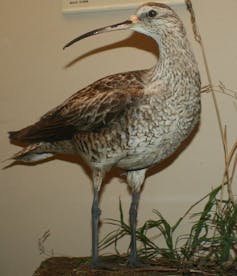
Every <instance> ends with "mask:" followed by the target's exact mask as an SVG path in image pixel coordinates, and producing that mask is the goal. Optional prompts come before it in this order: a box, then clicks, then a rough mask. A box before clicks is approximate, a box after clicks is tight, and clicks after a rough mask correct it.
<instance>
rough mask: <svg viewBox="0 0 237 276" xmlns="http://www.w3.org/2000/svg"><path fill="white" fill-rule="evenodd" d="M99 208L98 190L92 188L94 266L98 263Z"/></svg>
mask: <svg viewBox="0 0 237 276" xmlns="http://www.w3.org/2000/svg"><path fill="white" fill-rule="evenodd" d="M100 214H101V210H100V208H99V192H98V190H97V189H94V198H93V203H92V207H91V218H92V222H91V223H92V264H93V265H95V266H96V264H97V263H98V261H99V259H98V243H99V219H100Z"/></svg>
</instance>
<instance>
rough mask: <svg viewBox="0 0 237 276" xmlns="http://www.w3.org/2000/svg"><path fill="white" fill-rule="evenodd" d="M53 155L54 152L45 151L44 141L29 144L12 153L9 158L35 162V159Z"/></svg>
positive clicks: (38, 159) (39, 159)
mask: <svg viewBox="0 0 237 276" xmlns="http://www.w3.org/2000/svg"><path fill="white" fill-rule="evenodd" d="M53 155H54V153H52V152H47V148H46V147H45V143H37V144H31V145H29V146H27V147H25V148H23V149H22V150H21V151H19V152H17V153H16V154H15V155H13V156H12V158H11V159H14V160H16V161H22V162H26V163H32V162H37V161H41V160H44V159H47V158H49V157H51V156H53Z"/></svg>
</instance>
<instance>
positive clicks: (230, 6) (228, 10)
mask: <svg viewBox="0 0 237 276" xmlns="http://www.w3.org/2000/svg"><path fill="white" fill-rule="evenodd" d="M193 5H194V8H195V11H196V15H197V18H198V24H199V28H200V31H201V34H202V36H203V41H204V44H205V48H206V53H207V56H208V61H209V65H210V70H211V73H212V77H213V80H214V83H215V84H216V85H218V82H219V81H222V82H223V83H224V84H225V85H226V86H227V87H229V88H231V89H233V90H235V91H237V74H236V71H237V70H236V69H237V51H236V49H237V32H236V28H237V17H236V10H237V1H236V0H226V1H223V0H205V1H203V0H194V1H193ZM174 8H175V9H176V11H177V12H178V13H179V15H180V16H181V18H182V19H183V21H184V23H185V26H186V28H187V30H188V34H189V37H190V40H191V42H192V45H193V48H194V51H195V54H196V56H197V59H198V61H199V64H200V70H201V74H202V82H203V85H206V84H207V82H206V73H205V70H204V66H203V61H202V58H201V54H200V48H199V46H198V45H197V43H196V42H195V41H194V40H193V34H192V30H191V25H190V21H189V14H188V12H187V11H186V9H185V6H182V5H181V6H176V7H174ZM133 12H134V11H131V10H126V11H116V12H114V11H113V12H104V13H88V14H86V13H85V14H80V15H79V14H77V15H67V16H65V15H63V14H62V11H61V1H58V0H51V1H48V0H38V1H35V0H33V1H32V0H24V1H1V2H0V55H1V61H0V103H1V108H0V114H1V115H0V129H1V136H0V139H1V141H0V145H1V151H0V160H4V159H7V158H8V157H10V156H11V155H13V154H14V153H15V152H16V151H18V150H19V148H18V147H17V146H15V145H11V144H10V143H9V141H8V137H7V131H9V130H17V129H20V128H22V127H24V126H26V125H29V124H31V123H33V122H35V121H36V120H37V119H38V118H39V117H40V116H41V115H43V114H44V113H45V112H47V111H48V110H49V109H51V108H52V107H54V106H56V105H57V104H59V103H61V102H62V101H63V100H64V99H66V98H67V97H69V96H70V95H71V94H72V93H74V92H76V91H77V90H79V89H80V88H83V87H84V86H86V85H88V84H90V83H91V82H93V81H95V80H97V79H99V78H101V77H104V76H106V75H109V74H112V73H116V72H122V71H128V70H133V69H141V68H148V67H150V66H152V65H153V64H154V63H155V62H156V56H155V55H154V52H155V51H156V47H155V45H154V43H153V41H151V40H150V39H148V38H146V37H144V36H142V35H138V34H135V35H134V34H132V32H130V31H121V32H114V33H109V34H104V35H101V36H95V37H91V38H89V39H86V40H84V41H81V42H80V44H76V45H75V46H72V47H71V48H69V49H67V50H66V51H62V46H63V45H64V44H65V43H66V42H68V41H69V40H71V39H72V38H74V37H75V36H77V35H79V34H82V33H84V32H87V31H89V30H92V29H94V28H97V27H102V26H105V25H109V24H114V23H117V22H120V21H123V20H125V19H127V18H128V16H129V15H131V14H132V13H133ZM149 49H152V53H150V52H149ZM217 96H218V102H219V105H220V109H221V114H222V118H223V123H224V124H226V125H227V126H228V134H229V135H228V137H229V145H232V144H233V142H234V141H235V140H236V138H237V135H236V133H237V124H236V114H237V109H236V100H234V99H232V98H230V97H227V96H223V95H222V94H218V95H217ZM72 161H73V162H72ZM7 164H8V163H2V167H4V166H5V165H7ZM80 164H81V162H80V161H79V164H78V163H77V162H76V160H71V162H69V161H67V160H64V158H61V159H60V160H54V161H50V162H45V163H42V164H39V165H36V166H34V165H33V166H26V165H16V166H13V167H11V168H8V169H3V170H1V173H0V219H1V221H0V274H1V275H2V276H13V275H14V276H18V275H19V276H27V275H32V274H33V271H34V270H35V269H36V268H37V266H38V265H39V264H40V262H41V261H42V260H43V259H44V258H46V257H47V256H45V255H40V252H39V248H38V239H39V238H40V237H42V235H43V234H44V233H45V232H46V231H47V230H49V231H50V236H49V238H48V239H47V240H46V242H45V243H44V246H45V249H46V251H47V252H48V253H49V255H50V254H54V255H56V256H86V255H89V254H90V206H91V200H92V189H91V181H90V178H89V175H88V173H89V171H88V169H87V168H86V167H85V166H84V165H83V166H81V165H80ZM223 169H224V159H223V150H222V145H221V140H220V135H219V130H218V125H217V120H216V115H215V111H214V107H213V102H212V99H211V95H210V94H203V95H202V121H201V125H200V129H199V131H198V133H197V134H196V136H195V137H194V139H193V140H192V142H191V143H190V145H189V146H188V147H187V148H186V149H185V150H184V151H183V152H182V153H181V154H180V155H179V156H178V157H177V158H176V160H175V161H174V162H172V164H170V165H169V166H168V167H166V168H165V169H163V170H161V171H160V172H158V168H155V169H153V170H152V171H151V172H150V173H149V175H148V177H147V179H146V183H145V187H144V189H143V192H142V196H141V203H140V208H139V221H138V224H139V225H142V223H143V222H144V221H145V220H147V219H149V218H155V215H154V214H153V213H152V210H153V209H158V210H159V211H160V212H161V213H162V214H163V215H164V216H165V217H166V218H167V219H168V220H169V221H170V223H171V224H172V223H174V222H175V221H176V220H177V219H178V218H179V217H180V216H182V215H183V213H184V212H185V211H186V210H187V208H188V207H189V206H190V205H191V204H193V203H194V202H196V201H197V200H198V199H200V198H201V197H202V196H203V195H205V194H206V193H208V192H209V191H210V190H211V189H212V188H213V187H216V186H217V185H219V184H220V183H221V179H222V175H223ZM234 185H235V186H236V180H235V183H234ZM235 191H236V187H235ZM119 198H121V200H122V204H123V208H124V212H125V214H126V218H127V213H128V208H129V204H130V199H131V197H130V194H129V191H128V188H127V185H126V184H125V183H124V181H122V180H121V179H120V177H119V174H118V172H117V173H116V172H115V173H114V174H112V175H110V177H109V178H108V179H107V181H106V185H104V189H103V193H102V196H101V208H102V211H103V213H102V220H103V219H104V218H115V219H117V218H119V209H118V205H119ZM189 227H190V222H187V223H186V224H185V225H183V226H182V227H181V229H180V233H187V232H188V230H189ZM111 229H112V228H111V227H109V226H108V225H105V224H103V225H102V228H101V237H102V236H103V235H104V234H105V233H107V232H108V231H109V230H111ZM127 245H128V240H125V241H123V242H122V243H121V244H120V248H121V251H123V250H126V248H127ZM107 252H113V248H111V249H110V250H107Z"/></svg>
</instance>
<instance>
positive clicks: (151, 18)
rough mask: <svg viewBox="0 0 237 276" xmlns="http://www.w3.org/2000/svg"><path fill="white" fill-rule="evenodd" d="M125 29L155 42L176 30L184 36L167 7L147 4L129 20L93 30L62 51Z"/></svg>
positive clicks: (181, 25)
mask: <svg viewBox="0 0 237 276" xmlns="http://www.w3.org/2000/svg"><path fill="white" fill-rule="evenodd" d="M126 29H130V30H134V31H137V32H139V33H143V34H145V35H147V36H151V37H152V38H154V39H157V40H159V38H160V36H162V35H165V36H166V35H167V34H168V33H170V32H172V33H173V32H175V31H177V30H178V31H179V33H181V34H185V30H184V28H183V24H182V22H181V20H180V19H179V17H178V16H177V14H176V13H175V12H174V11H173V10H172V9H171V8H170V7H169V6H167V5H165V4H160V3H153V2H149V3H146V4H143V5H142V6H140V7H139V8H138V10H137V12H136V14H134V15H131V16H130V18H129V20H126V21H123V22H121V23H117V24H114V25H110V26H106V27H102V28H99V29H95V30H93V31H90V32H88V33H85V34H83V35H80V36H79V37H77V38H75V39H73V40H72V41H70V42H68V43H67V44H66V45H65V46H64V47H63V49H65V48H66V47H69V46H71V45H72V44H74V43H75V42H78V41H79V40H82V39H84V38H86V37H89V36H92V35H97V34H101V33H105V32H111V31H117V30H126Z"/></svg>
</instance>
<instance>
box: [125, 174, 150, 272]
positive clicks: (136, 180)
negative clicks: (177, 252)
mask: <svg viewBox="0 0 237 276" xmlns="http://www.w3.org/2000/svg"><path fill="white" fill-rule="evenodd" d="M145 172H146V170H145V169H144V170H139V171H133V172H128V184H129V186H130V187H131V188H132V202H131V205H130V209H129V222H130V228H131V244H130V256H129V260H128V262H129V266H132V267H144V266H147V264H144V263H142V262H141V261H140V260H139V258H138V256H137V243H136V226H137V209H138V204H139V199H140V189H141V186H142V184H143V181H144V177H145Z"/></svg>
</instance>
